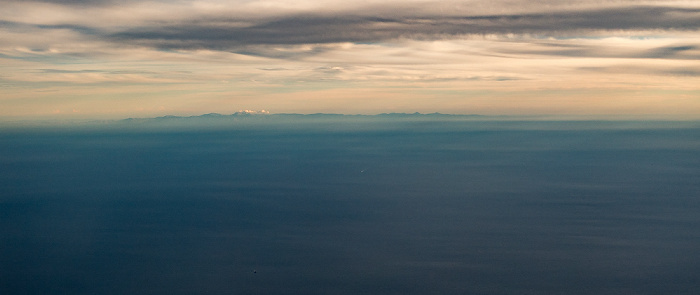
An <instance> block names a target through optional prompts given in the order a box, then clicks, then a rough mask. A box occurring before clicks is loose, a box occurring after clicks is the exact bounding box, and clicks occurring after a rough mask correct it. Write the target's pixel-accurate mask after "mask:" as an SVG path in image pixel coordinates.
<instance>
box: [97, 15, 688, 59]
mask: <svg viewBox="0 0 700 295" xmlns="http://www.w3.org/2000/svg"><path fill="white" fill-rule="evenodd" d="M697 29H700V9H688V8H671V7H648V6H639V7H623V8H614V9H603V10H586V11H563V12H552V13H533V14H515V15H513V14H504V15H481V16H462V17H460V16H435V15H423V16H421V15H418V16H394V17H378V16H358V15H333V16H330V15H294V16H285V17H282V18H277V19H273V20H269V21H262V22H259V23H256V24H253V25H249V26H242V25H241V22H240V21H239V20H236V19H197V20H194V21H192V20H186V21H181V22H176V23H168V24H164V25H151V26H140V27H133V28H128V29H125V30H122V31H119V32H115V33H112V34H108V35H106V36H105V37H106V38H109V39H111V40H113V41H115V42H125V43H130V44H138V45H143V46H150V47H156V48H161V49H201V48H206V49H214V50H230V49H236V48H240V47H242V46H249V45H299V44H324V43H340V42H353V43H372V42H384V41H388V40H395V39H400V38H404V39H417V40H426V39H427V40H439V39H447V38H455V37H459V36H464V35H485V34H533V35H545V36H558V37H561V36H579V35H596V34H599V33H600V31H620V30H622V31H625V30H627V31H640V30H641V31H643V30H680V31H683V30H697Z"/></svg>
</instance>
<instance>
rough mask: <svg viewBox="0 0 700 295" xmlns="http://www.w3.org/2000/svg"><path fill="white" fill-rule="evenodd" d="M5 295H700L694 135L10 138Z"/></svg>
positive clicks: (245, 126) (487, 121)
mask: <svg viewBox="0 0 700 295" xmlns="http://www.w3.org/2000/svg"><path fill="white" fill-rule="evenodd" d="M0 294H397V295H398V294H519V295H523V294H568V295H576V294H596V295H598V294H635V295H637V294H689V295H690V294H693V295H695V294H700V122H697V121H629V120H627V121H625V120H623V121H600V120H544V119H522V118H508V117H497V118H492V117H481V116H447V115H420V114H412V115H407V114H385V115H381V116H343V115H323V114H316V115H292V114H289V115H255V116H248V115H245V116H244V115H237V116H233V115H232V116H224V115H218V116H216V115H208V116H198V117H162V118H155V119H131V120H122V121H114V122H99V123H80V124H78V123H76V124H72V123H71V124H44V125H26V126H25V125H11V126H4V127H2V128H0Z"/></svg>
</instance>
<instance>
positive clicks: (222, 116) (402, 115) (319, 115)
mask: <svg viewBox="0 0 700 295" xmlns="http://www.w3.org/2000/svg"><path fill="white" fill-rule="evenodd" d="M248 117H256V118H260V117H268V118H290V117H296V118H482V117H486V116H483V115H476V114H470V115H460V114H443V113H437V112H435V113H426V114H423V113H419V112H415V113H381V114H376V115H363V114H336V113H312V114H299V113H274V114H273V113H270V112H268V111H265V110H261V111H250V110H244V111H238V112H235V113H233V114H229V115H225V114H220V113H208V114H202V115H193V116H176V115H166V116H160V117H155V118H128V119H123V120H121V121H125V122H133V121H148V120H174V119H227V118H229V119H231V118H233V119H235V118H248Z"/></svg>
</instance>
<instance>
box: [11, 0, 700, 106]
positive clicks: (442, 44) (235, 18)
mask: <svg viewBox="0 0 700 295" xmlns="http://www.w3.org/2000/svg"><path fill="white" fill-rule="evenodd" d="M0 5H2V7H3V9H2V11H0V61H1V62H2V64H3V66H2V68H0V97H1V98H0V110H1V111H0V116H3V117H5V118H18V117H22V118H33V117H46V116H59V117H60V116H70V117H76V116H83V117H116V118H119V117H129V116H153V115H162V114H198V113H207V112H220V113H230V112H235V111H237V110H240V109H268V110H272V111H273V112H303V113H309V112H335V113H379V112H387V111H399V112H413V111H420V112H434V111H439V112H446V113H482V114H557V115H624V116H629V115H632V116H657V117H665V118H682V119H687V118H700V87H699V86H697V84H698V83H697V79H698V76H700V62H698V60H699V58H700V34H699V33H700V32H699V31H700V30H699V29H700V28H699V27H700V3H699V2H697V1H549V0H543V1H355V2H351V3H347V2H346V1H114V0H106V1H0Z"/></svg>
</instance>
